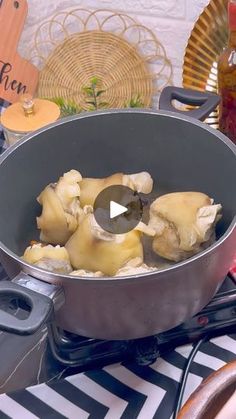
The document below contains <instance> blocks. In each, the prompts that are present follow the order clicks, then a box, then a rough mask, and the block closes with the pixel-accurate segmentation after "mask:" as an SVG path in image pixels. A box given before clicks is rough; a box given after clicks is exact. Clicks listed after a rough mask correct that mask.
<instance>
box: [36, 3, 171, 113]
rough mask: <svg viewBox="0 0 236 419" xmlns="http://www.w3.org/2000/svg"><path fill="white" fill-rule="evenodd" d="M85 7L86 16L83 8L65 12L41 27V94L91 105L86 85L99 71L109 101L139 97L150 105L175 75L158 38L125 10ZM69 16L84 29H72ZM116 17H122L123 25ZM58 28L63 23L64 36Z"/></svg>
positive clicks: (115, 103) (113, 105)
mask: <svg viewBox="0 0 236 419" xmlns="http://www.w3.org/2000/svg"><path fill="white" fill-rule="evenodd" d="M83 12H85V11H83ZM101 12H102V14H101ZM87 13H88V14H87V15H86V19H85V18H83V13H82V11H81V10H80V9H78V10H73V11H70V12H68V13H66V12H65V13H64V14H63V12H62V13H60V15H57V16H56V17H54V18H53V19H52V20H51V21H47V22H45V23H43V24H42V25H41V26H40V28H39V29H38V31H37V33H36V37H35V47H34V51H33V54H32V55H33V57H34V61H35V57H38V59H39V61H40V65H41V68H42V69H41V73H40V79H39V87H38V95H39V96H40V97H44V98H55V97H60V98H63V99H64V100H72V101H73V102H75V103H76V104H77V105H78V106H79V107H80V108H82V109H89V104H88V98H87V97H86V95H85V93H84V90H83V88H84V87H85V86H88V85H89V84H90V81H91V79H92V78H93V77H96V78H97V79H98V80H99V83H100V86H99V89H102V90H104V92H103V94H102V101H103V102H105V104H106V107H111V108H122V107H124V106H128V104H129V103H130V101H132V100H133V99H135V98H137V97H139V98H140V102H141V103H142V106H144V107H150V106H151V105H152V104H153V99H154V102H155V97H157V99H158V96H159V93H160V91H161V90H162V88H163V87H164V86H166V85H167V84H171V80H172V66H171V64H170V61H169V60H168V58H167V57H166V53H165V50H164V48H163V47H162V45H161V44H160V42H159V41H158V40H157V39H156V37H155V35H154V34H153V33H152V32H151V31H150V30H149V29H147V28H145V27H144V26H142V25H139V24H137V22H135V21H134V20H133V19H131V18H130V17H128V16H126V15H123V14H122V15H121V14H115V13H112V14H111V11H109V12H108V11H105V10H103V11H96V12H93V13H91V12H88V11H87ZM63 16H64V17H63ZM70 17H73V18H75V17H77V18H78V21H79V22H80V30H78V31H74V32H75V33H70V30H71V25H69V23H68V22H69V18H70ZM83 19H84V20H83ZM117 19H118V20H117ZM59 21H60V25H59ZM117 21H120V22H121V23H122V24H121V26H120V27H119V25H117ZM81 22H83V25H82V26H81ZM91 22H93V24H91ZM108 22H109V25H107V23H108ZM114 22H115V24H111V23H114ZM74 26H75V25H74ZM68 27H70V29H68ZM54 28H57V29H58V28H60V34H63V39H61V37H59V33H58V34H56V30H55V31H54ZM107 28H109V30H107ZM57 36H58V38H60V41H57V40H56V39H57ZM129 38H130V39H129ZM49 44H50V48H49V51H50V53H49V54H48V55H47V54H42V51H43V50H44V49H43V46H44V45H49ZM37 64H38V63H37ZM154 68H155V71H153V69H154Z"/></svg>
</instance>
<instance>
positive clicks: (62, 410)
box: [0, 334, 236, 419]
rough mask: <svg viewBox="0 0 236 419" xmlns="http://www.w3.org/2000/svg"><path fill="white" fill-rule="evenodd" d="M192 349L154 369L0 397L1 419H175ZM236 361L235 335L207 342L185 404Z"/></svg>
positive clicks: (107, 373)
mask: <svg viewBox="0 0 236 419" xmlns="http://www.w3.org/2000/svg"><path fill="white" fill-rule="evenodd" d="M191 348H192V346H191V345H188V346H184V347H181V348H177V349H176V350H175V351H172V352H171V353H169V354H167V355H166V356H164V357H162V358H159V359H158V360H157V361H156V362H155V363H154V364H153V365H151V366H148V367H140V366H137V365H131V364H126V363H122V364H116V365H111V366H108V367H104V368H102V369H100V370H92V371H88V372H85V373H80V374H76V375H74V376H70V377H67V378H66V379H64V380H61V381H56V382H53V381H51V382H48V383H47V384H41V385H38V386H34V387H30V388H27V389H25V390H21V391H18V392H15V393H10V394H3V395H1V396H0V418H1V419H3V418H9V417H10V418H13V419H33V418H43V419H47V418H48V419H54V418H58V419H60V418H61V419H62V418H70V419H78V418H79V419H80V418H81V419H83V418H94V419H99V418H107V419H118V418H123V419H126V418H127V419H132V418H139V419H149V418H156V419H170V418H171V416H172V413H173V409H174V405H175V401H176V394H177V390H178V385H179V382H180V379H181V374H182V370H183V369H184V367H185V365H186V359H187V358H188V356H189V353H190V351H191ZM235 358H236V334H235V335H227V336H222V337H218V338H215V339H212V340H211V341H209V342H206V343H203V344H202V346H201V347H200V349H199V351H198V352H197V354H196V356H195V358H194V361H193V362H192V364H191V367H190V371H189V376H188V381H187V387H186V391H185V396H184V400H186V399H187V398H188V397H189V395H190V394H191V393H192V392H193V391H194V390H195V389H196V387H197V386H198V385H199V384H200V383H201V381H202V379H203V378H206V377H207V376H208V375H209V374H211V373H212V372H213V371H215V370H217V369H219V368H220V367H222V366H223V365H225V363H227V362H229V361H232V360H235Z"/></svg>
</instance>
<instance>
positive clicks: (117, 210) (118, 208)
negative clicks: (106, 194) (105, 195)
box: [110, 201, 129, 219]
mask: <svg viewBox="0 0 236 419" xmlns="http://www.w3.org/2000/svg"><path fill="white" fill-rule="evenodd" d="M127 211H129V210H128V208H126V207H123V205H120V204H117V202H114V201H111V202H110V218H111V219H112V218H115V217H118V216H119V215H122V214H124V213H125V212H127Z"/></svg>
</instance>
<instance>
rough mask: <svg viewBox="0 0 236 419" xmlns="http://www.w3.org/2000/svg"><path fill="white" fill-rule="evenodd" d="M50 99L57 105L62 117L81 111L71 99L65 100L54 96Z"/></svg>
mask: <svg viewBox="0 0 236 419" xmlns="http://www.w3.org/2000/svg"><path fill="white" fill-rule="evenodd" d="M51 100H52V101H53V102H54V103H56V104H57V105H58V106H59V108H60V110H61V116H62V117H65V116H69V115H75V114H78V113H80V112H82V109H81V108H80V107H79V106H78V105H77V103H75V102H74V101H73V100H68V101H66V100H65V99H63V98H62V97H55V98H53V99H51Z"/></svg>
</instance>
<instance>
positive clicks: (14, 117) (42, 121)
mask: <svg viewBox="0 0 236 419" xmlns="http://www.w3.org/2000/svg"><path fill="white" fill-rule="evenodd" d="M33 102H34V112H33V113H32V114H30V115H28V116H27V115H26V114H25V111H24V109H23V105H22V103H21V102H17V103H14V104H13V105H11V106H9V107H8V108H7V109H6V110H5V111H4V112H3V114H2V116H1V124H2V125H3V127H5V128H6V129H8V130H11V131H15V132H22V133H25V132H31V131H35V130H37V129H39V128H41V127H43V126H45V125H47V124H50V123H52V122H55V121H56V120H57V119H58V118H59V116H60V108H59V106H58V105H56V103H54V102H51V101H50V100H44V99H34V100H33Z"/></svg>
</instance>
